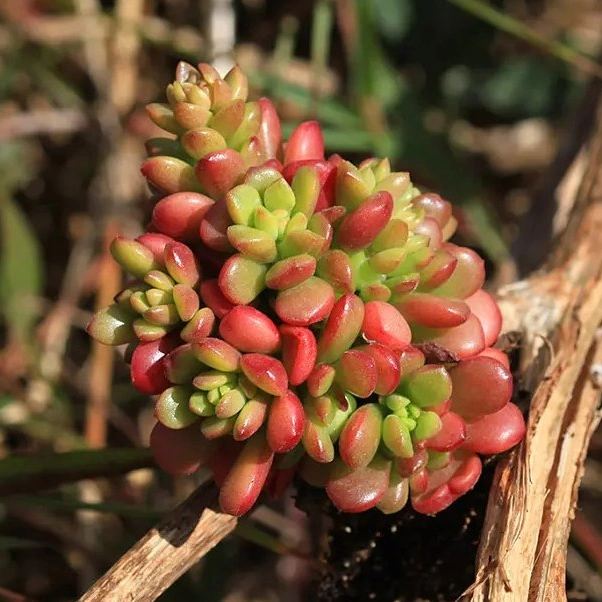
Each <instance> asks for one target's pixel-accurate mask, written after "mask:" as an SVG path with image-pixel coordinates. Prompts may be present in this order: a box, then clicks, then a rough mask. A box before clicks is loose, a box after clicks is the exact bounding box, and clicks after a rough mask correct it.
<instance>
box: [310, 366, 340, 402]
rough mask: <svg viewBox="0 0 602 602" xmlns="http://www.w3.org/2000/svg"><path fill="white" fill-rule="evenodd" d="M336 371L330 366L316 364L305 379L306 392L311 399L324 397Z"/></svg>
mask: <svg viewBox="0 0 602 602" xmlns="http://www.w3.org/2000/svg"><path fill="white" fill-rule="evenodd" d="M335 376H336V370H335V369H334V367H333V366H331V365H330V364H318V365H317V366H315V368H314V369H313V370H312V371H311V373H310V374H309V377H308V378H307V390H308V391H309V394H310V395H311V396H313V397H320V396H321V395H325V394H326V393H327V392H328V390H329V389H330V387H331V385H332V383H333V382H334V378H335Z"/></svg>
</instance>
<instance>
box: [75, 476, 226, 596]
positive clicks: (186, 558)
mask: <svg viewBox="0 0 602 602" xmlns="http://www.w3.org/2000/svg"><path fill="white" fill-rule="evenodd" d="M216 501H217V492H216V490H215V487H214V486H213V485H212V484H210V485H203V486H201V487H200V488H199V489H198V490H197V491H196V492H195V493H193V494H192V495H191V496H190V497H189V498H188V499H187V500H186V501H184V502H183V503H182V504H181V505H180V506H178V507H177V508H176V509H175V510H174V512H173V513H172V514H171V516H170V517H168V519H167V520H166V521H165V522H163V523H161V524H160V525H158V526H156V527H154V528H153V529H151V530H150V531H149V532H148V533H147V534H146V535H145V536H144V537H143V538H142V539H141V540H140V541H139V542H138V543H137V544H136V545H135V546H134V547H133V548H132V549H131V550H129V551H128V552H127V553H126V554H125V555H124V556H123V557H122V558H121V559H120V560H119V561H117V563H116V564H115V565H113V567H112V568H111V569H110V570H109V571H108V572H107V573H106V574H105V575H104V576H103V577H101V578H100V579H99V580H98V581H97V582H96V583H95V584H94V585H93V586H92V588H91V589H90V590H89V591H88V592H87V593H86V594H84V595H83V596H82V597H81V598H80V600H79V602H100V601H102V602H127V601H132V602H134V601H135V602H149V601H151V600H155V599H157V598H158V597H159V596H160V595H161V593H162V592H163V591H165V590H166V589H167V588H168V587H169V586H170V585H171V584H172V583H173V582H174V581H176V579H178V578H179V577H180V576H181V575H183V574H184V573H185V572H186V571H187V570H188V569H189V568H190V567H191V566H192V565H193V564H195V563H196V562H198V560H199V559H200V558H201V557H202V556H204V555H205V554H206V553H207V552H209V550H211V549H212V548H213V547H214V546H215V545H217V544H218V543H219V542H220V541H221V540H222V539H224V537H226V535H228V534H229V533H231V532H232V531H233V530H234V527H235V526H236V518H234V517H233V516H228V515H226V514H220V513H218V512H216V511H215V510H214V508H215V507H216Z"/></svg>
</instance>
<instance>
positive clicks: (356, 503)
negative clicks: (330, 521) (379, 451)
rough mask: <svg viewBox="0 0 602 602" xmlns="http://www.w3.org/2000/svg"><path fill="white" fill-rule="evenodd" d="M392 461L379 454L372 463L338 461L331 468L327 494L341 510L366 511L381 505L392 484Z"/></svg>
mask: <svg viewBox="0 0 602 602" xmlns="http://www.w3.org/2000/svg"><path fill="white" fill-rule="evenodd" d="M390 470H391V462H390V461H388V460H385V459H383V458H381V457H380V456H376V457H375V458H374V460H372V462H371V463H370V464H368V466H364V467H363V468H358V469H355V470H354V469H353V468H349V466H347V465H346V464H345V463H344V462H343V461H341V460H335V461H334V463H333V466H332V468H331V470H330V475H329V477H328V482H327V483H326V493H327V494H328V497H329V498H330V500H331V501H332V503H333V504H334V505H335V506H336V507H337V508H338V509H339V510H340V511H341V512H363V511H364V510H369V509H370V508H374V506H376V504H378V503H379V502H380V501H381V500H382V499H383V497H384V496H385V493H386V492H387V488H388V486H389V472H390Z"/></svg>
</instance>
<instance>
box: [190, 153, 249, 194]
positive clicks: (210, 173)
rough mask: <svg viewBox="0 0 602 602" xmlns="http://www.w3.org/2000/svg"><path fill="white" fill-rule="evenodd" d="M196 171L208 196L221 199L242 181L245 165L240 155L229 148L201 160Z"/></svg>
mask: <svg viewBox="0 0 602 602" xmlns="http://www.w3.org/2000/svg"><path fill="white" fill-rule="evenodd" d="M195 171H196V176H197V178H198V180H199V182H200V183H201V184H202V186H203V188H204V190H206V191H207V194H208V195H209V196H211V197H212V198H214V199H219V198H221V197H222V196H223V195H224V194H226V192H228V190H230V189H231V188H233V187H234V186H235V185H236V184H237V183H238V181H239V180H240V179H241V177H242V175H243V174H244V172H245V164H244V162H243V160H242V158H241V156H240V154H239V153H237V152H236V151H235V150H232V149H230V148H227V149H225V150H221V151H216V152H213V153H210V154H208V155H206V156H205V157H203V158H202V159H200V160H199V162H198V163H197V164H196V169H195Z"/></svg>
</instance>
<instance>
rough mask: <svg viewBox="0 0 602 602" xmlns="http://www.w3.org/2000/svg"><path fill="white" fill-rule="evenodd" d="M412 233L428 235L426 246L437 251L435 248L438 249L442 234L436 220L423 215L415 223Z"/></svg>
mask: <svg viewBox="0 0 602 602" xmlns="http://www.w3.org/2000/svg"><path fill="white" fill-rule="evenodd" d="M414 233H415V234H423V235H424V236H428V239H429V243H428V248H429V249H431V251H437V249H439V248H440V247H441V245H442V244H443V234H442V233H441V228H440V227H439V224H438V223H437V221H436V220H435V219H433V218H432V217H425V218H424V219H423V220H422V221H421V222H420V223H418V224H416V227H415V228H414ZM431 261H432V260H431ZM430 263H431V262H429V265H430Z"/></svg>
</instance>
